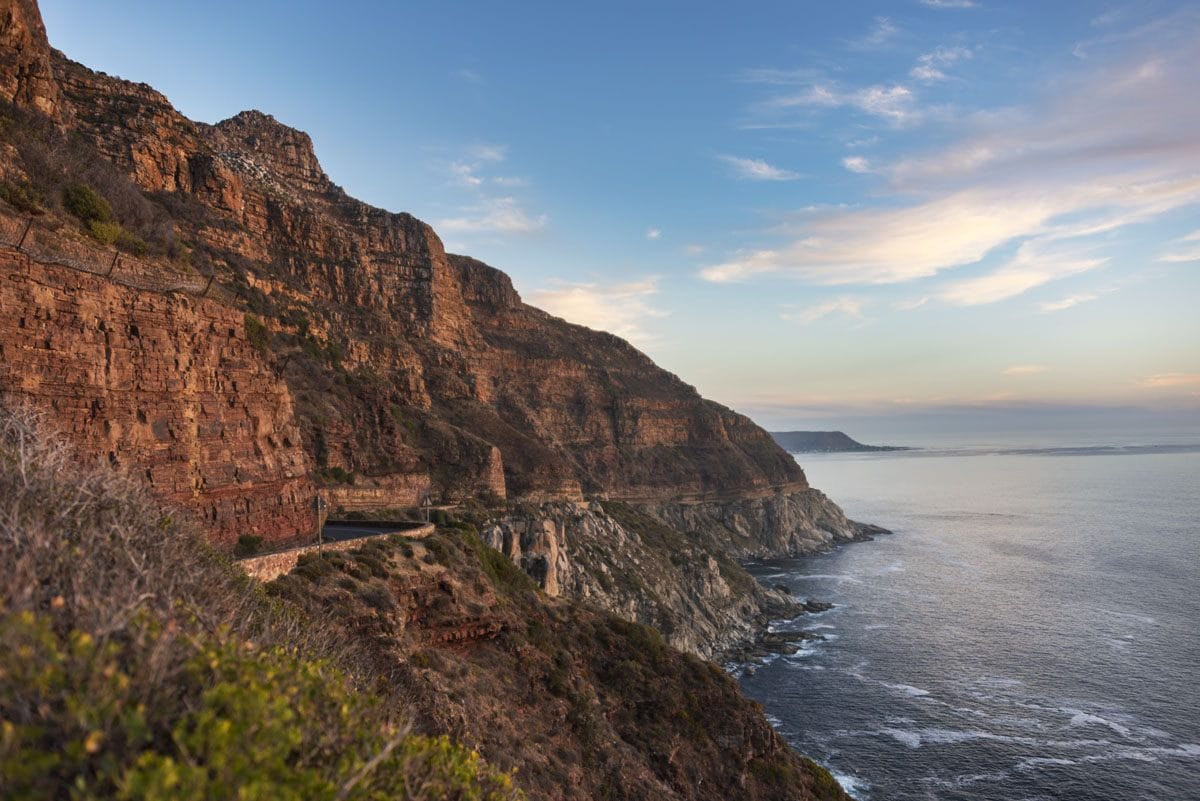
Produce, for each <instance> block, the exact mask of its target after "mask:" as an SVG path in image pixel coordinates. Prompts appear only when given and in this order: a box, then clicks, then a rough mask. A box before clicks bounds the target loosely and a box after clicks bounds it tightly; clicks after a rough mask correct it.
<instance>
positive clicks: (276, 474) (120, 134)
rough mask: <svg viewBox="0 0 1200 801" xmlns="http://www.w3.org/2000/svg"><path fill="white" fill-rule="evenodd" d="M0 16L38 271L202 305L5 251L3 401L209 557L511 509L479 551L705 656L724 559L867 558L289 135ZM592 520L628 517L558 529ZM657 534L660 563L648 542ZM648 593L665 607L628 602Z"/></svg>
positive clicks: (624, 356)
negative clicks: (193, 525) (400, 513)
mask: <svg viewBox="0 0 1200 801" xmlns="http://www.w3.org/2000/svg"><path fill="white" fill-rule="evenodd" d="M0 12H2V13H3V15H4V16H3V19H4V20H6V22H5V27H4V28H3V30H2V31H0V33H2V34H3V35H2V36H0V50H2V51H3V52H2V53H0V86H3V87H8V91H9V96H10V97H11V99H12V101H13V104H14V105H13V107H12V109H11V111H10V112H9V113H8V114H7V116H6V117H5V120H4V124H3V125H0V156H2V157H0V178H2V181H0V190H3V191H2V192H0V194H3V196H4V197H5V199H6V203H4V204H0V206H2V207H3V208H0V211H3V212H4V214H5V215H7V216H6V217H5V219H6V220H10V221H15V223H16V231H18V232H19V229H20V224H19V222H20V217H19V213H20V214H25V215H30V214H33V215H40V217H38V219H39V220H41V221H50V228H46V226H45V224H44V222H38V224H37V226H38V230H41V231H43V234H42V239H43V241H44V242H45V243H46V244H47V248H48V249H49V250H51V251H53V249H54V247H55V243H56V242H57V243H58V246H60V247H62V248H68V247H70V248H75V249H78V248H80V247H84V248H85V249H86V247H85V246H84V245H82V244H80V242H85V243H86V242H87V241H91V240H92V239H95V238H96V237H98V236H107V235H108V234H111V235H112V236H113V237H115V238H116V244H117V246H118V248H121V249H122V250H124V251H126V253H127V254H128V255H127V256H122V255H121V254H120V253H114V254H113V257H112V258H113V263H114V264H115V263H116V261H117V260H118V259H120V261H121V264H122V269H129V270H135V271H136V272H137V273H138V274H139V275H140V276H141V277H143V278H144V279H146V280H152V279H153V280H160V279H165V278H168V277H173V278H180V279H187V278H189V277H191V278H193V279H196V281H195V283H196V285H198V286H207V283H208V282H206V280H205V279H209V282H212V283H213V291H212V292H207V290H206V292H205V295H206V297H204V298H200V299H196V298H189V297H187V296H185V295H182V294H179V293H172V292H160V293H154V294H147V293H145V292H139V290H138V289H136V288H132V287H125V288H122V287H119V286H113V281H111V280H106V277H107V278H111V276H107V274H105V273H104V272H103V270H99V271H98V272H101V273H102V275H100V276H89V275H80V274H78V273H76V274H72V273H71V271H70V270H69V269H58V268H57V267H53V266H49V265H47V264H46V263H45V262H46V260H47V258H48V259H49V260H50V261H53V260H54V259H53V258H50V257H46V258H42V257H36V254H35V257H34V258H32V259H31V258H30V256H29V253H30V252H31V251H30V249H29V247H28V245H27V244H26V245H25V246H23V248H22V249H21V250H20V251H19V252H18V251H17V250H16V249H15V245H16V244H17V242H16V240H17V239H18V238H19V237H18V235H17V233H13V234H12V235H11V236H10V237H7V238H5V242H7V244H8V245H9V246H10V250H9V252H8V253H7V254H6V255H5V257H4V259H5V263H6V264H10V265H12V266H13V269H12V270H11V271H10V272H9V273H8V274H7V275H6V276H5V283H4V284H3V285H0V295H2V297H0V304H3V309H4V313H5V315H6V318H5V320H4V325H3V327H2V328H0V347H3V348H4V356H5V364H4V368H3V370H0V392H2V393H4V394H6V395H8V396H10V397H11V398H13V399H14V400H17V401H24V402H31V403H34V404H35V405H38V406H40V407H42V408H49V409H51V410H53V411H54V416H55V417H56V418H57V420H58V421H59V423H60V424H61V426H62V428H63V429H65V430H67V431H68V432H70V433H71V434H72V435H73V436H74V437H75V439H76V441H77V443H78V444H79V445H80V446H81V447H82V448H83V449H84V450H85V452H87V453H89V454H92V455H95V456H99V457H103V458H109V457H110V455H111V458H112V459H115V460H118V461H124V462H127V463H129V464H136V465H137V466H138V471H139V472H140V473H141V474H144V477H145V480H146V481H147V482H148V483H150V484H151V486H153V487H154V488H155V489H156V490H158V491H159V492H160V493H161V494H162V495H163V496H164V497H166V498H169V499H170V500H172V501H174V502H176V503H178V504H180V505H181V506H182V507H184V508H186V509H189V510H191V511H193V512H194V513H195V515H196V516H197V518H198V519H200V520H203V521H205V522H206V524H207V525H209V526H210V529H211V531H212V532H213V533H212V536H213V538H214V540H216V541H219V542H229V541H231V540H232V539H235V538H236V537H237V536H239V535H240V534H256V535H259V536H263V537H264V538H266V539H268V540H280V541H281V540H289V539H298V538H302V537H304V536H306V535H308V534H309V533H310V532H311V530H312V527H313V523H314V520H313V516H312V512H311V510H312V504H313V501H314V495H315V493H316V492H317V491H318V490H320V491H321V492H323V493H324V494H325V496H326V497H327V498H328V499H329V500H330V501H331V502H332V503H333V504H334V506H335V507H341V508H343V509H345V510H378V509H395V508H403V507H411V506H414V505H416V504H417V503H419V502H420V501H421V500H422V499H423V498H426V497H432V498H433V499H434V500H443V501H447V502H456V501H463V500H469V499H480V500H482V501H483V502H484V503H485V504H489V505H492V506H495V505H496V504H498V503H499V502H501V501H504V500H506V499H507V500H509V501H513V502H519V503H520V504H523V505H519V506H516V507H513V510H512V511H510V512H509V513H508V515H507V518H506V520H507V522H502V523H501V524H500V526H501V530H510V531H509V533H508V534H495V535H494V536H493V537H492V539H493V541H494V542H496V543H497V544H499V545H503V544H504V543H508V544H509V545H508V546H506V547H507V552H508V553H509V554H510V555H511V556H512V557H513V558H514V559H517V560H518V561H522V562H524V563H526V564H528V565H530V566H531V570H533V571H534V572H535V574H536V575H537V576H538V577H539V579H540V580H541V581H542V582H543V584H544V586H545V587H546V589H547V590H549V591H551V592H554V591H556V590H557V591H560V592H562V593H563V594H570V595H576V596H580V597H587V598H589V599H591V600H592V601H594V602H595V603H596V604H597V605H599V606H602V607H604V608H607V609H612V610H616V611H619V612H621V613H622V614H625V615H627V616H629V617H630V618H632V619H636V620H642V621H645V622H650V623H653V624H655V625H659V626H661V627H662V628H663V629H664V630H665V631H667V632H668V636H670V637H671V638H672V641H673V642H675V643H676V644H679V645H681V646H682V647H686V648H689V649H691V650H693V651H696V652H698V653H706V654H708V653H713V652H714V650H715V649H717V648H719V647H721V646H722V645H723V644H724V643H725V642H726V640H727V639H728V638H729V637H730V636H733V635H732V634H731V633H744V632H745V631H747V630H748V629H749V627H751V626H752V625H753V623H754V621H755V620H757V619H759V618H761V616H762V615H763V614H764V612H765V610H766V609H767V608H768V607H769V606H770V605H771V603H773V601H772V600H771V599H769V598H767V597H766V596H764V595H763V594H762V593H761V592H759V591H757V590H755V589H754V588H753V587H752V586H751V585H747V584H746V583H745V574H744V573H743V572H741V571H740V570H739V569H738V568H736V566H732V567H730V566H724V565H723V564H717V566H716V567H715V568H714V567H713V565H714V564H715V562H714V561H713V560H727V559H728V557H729V556H730V555H732V556H737V557H740V556H768V555H782V554H790V553H804V552H810V551H812V550H817V549H820V548H825V547H829V546H830V545H831V544H833V543H836V542H839V541H846V540H851V539H854V538H856V537H858V536H859V535H860V533H861V528H860V527H859V526H857V524H854V523H852V522H850V521H847V520H846V519H845V517H844V515H842V513H841V511H840V510H839V509H838V508H837V507H836V506H835V505H834V504H832V503H830V502H829V501H828V500H827V499H826V498H825V497H824V496H823V495H821V494H820V493H819V492H816V491H815V490H812V489H811V488H810V487H808V484H807V481H806V480H805V476H804V473H803V472H802V471H801V469H800V468H799V467H798V466H797V465H796V463H795V461H794V460H793V459H792V458H791V457H789V456H788V455H787V454H786V453H785V452H784V451H783V450H782V449H780V448H779V447H778V446H777V445H776V444H775V443H774V442H773V441H772V439H771V437H770V436H769V435H768V434H767V433H766V432H765V431H763V430H762V429H761V428H759V427H758V426H756V425H755V424H754V423H753V422H751V421H750V420H749V419H747V418H745V417H743V416H741V415H739V414H737V413H735V412H733V411H731V410H729V409H727V408H725V407H723V406H720V405H719V404H716V403H713V402H711V401H708V400H705V399H704V398H702V397H700V395H699V394H698V393H697V392H696V391H695V389H694V388H692V387H691V386H689V385H687V384H685V383H684V382H683V381H681V380H680V379H679V378H677V377H676V376H674V375H671V374H670V373H667V372H666V371H663V370H661V369H659V368H658V367H657V366H655V365H654V363H653V362H652V361H651V360H650V359H648V358H647V357H646V356H645V355H644V354H642V353H640V352H639V351H637V350H636V349H634V348H633V347H631V346H630V345H629V344H628V343H626V342H624V341H623V340H621V339H619V338H617V337H614V336H612V335H610V334H606V333H602V332H597V331H592V330H589V329H587V328H583V327H581V326H577V325H572V324H570V323H567V322H565V321H563V320H560V319H557V318H555V317H553V316H551V315H548V314H546V313H545V312H542V311H540V310H538V309H535V308H533V307H530V306H528V305H526V304H525V303H523V302H522V300H521V298H520V296H519V295H518V293H517V292H516V291H515V290H514V288H513V286H512V283H511V281H510V280H509V279H508V277H507V276H506V275H504V274H503V273H502V272H500V271H498V270H496V269H494V268H492V267H489V266H488V265H486V264H483V263H481V262H479V261H476V260H474V259H471V258H468V257H465V256H456V255H450V254H447V253H446V252H445V250H444V248H443V246H442V243H441V241H440V239H439V238H438V237H437V235H436V233H435V232H434V231H433V230H432V229H431V228H430V227H429V226H428V225H426V224H425V223H423V222H421V221H419V220H417V219H415V218H414V217H412V216H411V215H408V214H395V213H391V212H387V211H384V210H381V209H377V208H373V207H371V206H368V205H367V204H364V203H362V202H360V201H357V200H355V199H353V198H351V197H349V196H348V195H347V194H346V193H345V192H344V191H343V190H342V189H341V188H340V187H338V186H337V185H336V184H334V183H333V182H332V181H331V180H330V179H329V177H328V176H327V175H326V174H325V173H324V171H323V170H322V168H321V166H320V163H319V162H318V160H317V158H316V155H315V153H314V151H313V146H312V141H311V140H310V138H309V137H308V136H307V135H306V134H304V133H302V132H300V131H296V130H294V129H292V128H289V127H287V126H286V125H283V124H282V123H280V122H278V121H276V120H275V119H274V118H272V117H271V116H269V115H267V114H263V113H261V112H257V111H247V112H243V113H241V114H238V115H237V116H235V117H233V118H231V119H228V120H225V121H223V122H219V123H217V124H215V125H207V124H203V123H197V122H193V121H191V120H188V119H187V118H185V117H184V116H183V115H181V114H180V113H179V112H178V111H176V110H175V109H174V108H173V107H172V106H171V104H170V103H169V101H168V100H167V98H165V97H164V96H163V95H162V94H161V93H159V92H157V91H155V90H154V89H152V88H151V87H149V86H147V85H145V84H137V83H131V82H129V81H124V80H121V79H118V78H114V77H111V76H108V75H105V74H102V73H97V72H93V71H92V70H89V69H87V68H86V67H84V66H82V65H80V64H77V63H75V62H72V61H70V60H69V59H67V58H66V57H65V56H63V55H62V54H61V53H58V52H55V51H52V50H51V49H50V47H49V44H48V42H47V41H46V38H45V32H44V30H43V28H42V24H41V20H40V17H39V15H38V13H37V9H36V6H35V5H34V4H33V3H31V2H28V0H3V1H2V2H0ZM46 115H49V116H46ZM81 179H82V180H83V181H84V182H85V183H87V184H88V185H89V186H94V187H96V188H97V191H98V192H99V193H100V194H101V195H103V196H104V198H106V199H107V201H108V202H109V203H110V204H111V207H112V208H111V220H106V221H103V225H102V226H101V228H96V227H95V226H96V225H97V223H98V222H99V221H95V220H93V221H90V222H89V221H88V220H83V222H82V223H81V222H80V219H77V218H78V217H79V212H78V210H75V211H74V212H72V210H71V209H69V208H67V206H66V204H65V202H64V200H63V197H64V195H63V193H64V191H66V190H68V189H70V188H71V187H72V186H74V184H73V183H72V182H78V181H80V180H81ZM69 212H71V213H69ZM72 213H74V215H75V216H72ZM104 226H107V228H105V227H104ZM2 227H3V226H0V228H2ZM9 227H12V226H9ZM43 229H44V230H43ZM51 229H52V230H51ZM89 231H90V233H91V234H92V236H91V237H89V236H88V232H89ZM47 232H48V233H47ZM106 232H107V233H106ZM90 247H91V248H92V250H93V251H95V250H97V249H98V248H100V245H99V244H98V243H97V242H94V241H92V242H91V245H90ZM45 249H46V248H44V249H43V250H45ZM39 252H40V251H39ZM107 252H108V251H104V259H107V258H108V256H107V255H106V254H107ZM135 257H136V258H135ZM64 263H65V262H64ZM132 332H137V333H132ZM585 501H604V502H610V503H611V502H618V501H620V502H626V503H628V504H631V505H632V506H631V507H630V508H631V509H634V510H636V513H637V517H636V519H635V518H632V517H630V516H629V515H626V516H625V517H624V518H621V519H618V518H616V517H614V516H613V515H611V514H610V513H609V512H610V511H611V510H605V509H604V508H601V507H591V508H588V509H587V510H586V511H584V512H579V513H576V512H572V511H564V510H565V509H568V508H571V507H570V506H569V505H571V504H580V503H584V502H585ZM529 504H533V506H530V505H529ZM537 504H551V505H550V506H547V507H545V508H537ZM563 504H567V505H566V506H564V505H563ZM574 508H581V507H574ZM522 521H523V522H522ZM664 524H665V527H664V529H663V530H666V529H670V530H672V531H673V532H675V535H676V536H675V537H674V538H667V537H663V536H656V535H655V531H657V530H658V527H662V526H664ZM505 526H507V527H508V529H504V527H505ZM547 526H549V528H547ZM517 529H520V530H522V531H524V532H529V531H541V532H543V534H545V533H546V532H547V531H553V532H554V536H552V537H548V536H539V537H534V540H537V541H538V542H539V543H540V544H539V545H536V547H535V548H534V550H537V548H543V550H544V551H545V553H546V558H547V559H548V560H549V563H548V564H549V566H546V567H534V566H533V565H534V562H535V561H536V560H533V561H531V557H530V554H531V553H532V551H531V550H530V547H529V546H525V547H523V548H521V549H515V548H514V547H512V543H519V542H520V541H521V540H522V538H528V536H529V535H528V533H522V534H515V532H516V530H517ZM505 537H507V539H504V538H505ZM552 541H553V542H552ZM693 551H694V553H693ZM683 552H687V553H690V554H692V555H693V556H694V557H695V558H694V559H691V558H690V557H689V559H686V560H685V559H683V558H682V557H681V556H680V554H681V553H683ZM605 554H607V558H608V559H609V560H610V561H612V562H613V564H612V565H611V566H609V567H608V568H607V569H608V570H609V572H610V573H612V574H613V575H616V576H617V578H618V579H620V580H619V581H617V582H616V583H613V582H611V581H608V583H607V584H606V581H607V579H606V573H605V570H606V565H605V562H604V560H605V558H606V556H605ZM637 554H641V556H636V555H637ZM626 556H629V557H630V558H628V559H626V558H625V557H626ZM539 558H540V557H539ZM685 563H686V564H685ZM649 566H653V567H649ZM697 566H698V567H697ZM614 571H615V572H614ZM633 577H636V580H635V578H633ZM731 577H736V578H735V579H734V580H733V584H732V585H731V584H730V579H731ZM652 578H653V580H651V579H652ZM622 581H623V582H624V583H623V584H622ZM639 582H640V586H641V587H643V588H644V587H649V586H651V585H653V586H655V587H657V588H659V589H658V592H657V593H646V592H642V593H641V597H639V596H638V593H637V592H634V590H635V589H637V588H638V587H639ZM734 585H736V586H734Z"/></svg>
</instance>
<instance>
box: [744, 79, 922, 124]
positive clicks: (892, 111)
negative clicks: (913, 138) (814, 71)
mask: <svg viewBox="0 0 1200 801" xmlns="http://www.w3.org/2000/svg"><path fill="white" fill-rule="evenodd" d="M820 108H853V109H857V110H858V111H860V112H862V113H863V114H867V115H870V116H872V117H877V118H879V119H882V120H884V121H885V122H888V123H891V124H892V125H896V126H902V125H910V124H913V123H915V122H917V121H919V120H920V119H921V118H922V116H923V112H922V110H921V109H920V108H918V107H917V104H916V95H914V94H913V91H912V90H911V89H909V88H908V87H907V86H904V85H902V84H892V85H891V86H887V85H883V84H877V85H874V86H867V87H864V88H861V89H851V90H843V89H841V88H839V87H838V86H837V85H836V84H833V83H814V84H810V85H808V86H804V87H800V88H799V89H798V90H797V91H794V92H790V93H787V94H782V95H777V96H775V97H772V98H770V99H768V100H766V101H764V102H763V103H761V104H759V106H758V110H760V111H765V112H773V113H778V112H780V111H786V110H789V109H790V110H795V109H820Z"/></svg>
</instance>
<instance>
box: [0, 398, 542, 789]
mask: <svg viewBox="0 0 1200 801" xmlns="http://www.w3.org/2000/svg"><path fill="white" fill-rule="evenodd" d="M0 511H2V512H3V518H4V523H3V526H0V528H3V531H4V532H7V533H12V532H19V534H20V535H19V536H8V535H7V533H6V534H5V535H4V536H0V564H3V565H4V568H5V580H4V581H3V582H0V799H5V801H7V799H42V798H62V799H81V800H82V799H92V800H93V801H107V800H108V799H113V801H115V800H116V799H121V800H122V801H166V800H167V799H197V800H198V799H213V798H240V799H245V800H246V801H251V800H252V799H253V800H256V801H258V800H262V801H265V799H293V800H295V801H299V799H317V800H318V801H333V799H335V798H339V799H348V800H356V801H377V799H383V798H396V799H405V801H434V799H456V800H457V801H501V800H502V799H514V798H519V797H520V794H519V793H518V792H516V791H515V790H513V788H512V782H511V778H510V777H509V776H508V775H507V774H503V773H498V772H495V771H494V770H492V769H490V768H488V767H487V766H486V764H485V763H484V762H483V760H482V759H481V758H480V757H479V755H478V754H477V753H475V752H472V751H468V750H466V749H464V748H462V747H460V746H458V745H456V744H454V743H452V742H451V741H450V740H448V739H445V738H428V737H420V736H415V735H412V734H410V733H408V732H407V731H406V730H405V729H403V728H400V729H397V728H396V724H395V723H394V721H395V720H397V719H403V716H404V709H403V707H402V706H397V701H398V697H397V696H394V695H393V696H377V695H376V694H375V693H373V692H357V691H356V690H355V688H356V687H360V686H367V685H369V684H370V678H371V677H372V676H375V675H377V674H375V673H374V672H373V670H372V669H370V668H369V667H366V666H365V665H366V662H365V661H364V660H362V659H357V658H355V657H354V656H353V654H355V653H356V651H355V650H354V649H355V646H354V642H353V641H352V640H345V639H339V638H338V636H337V635H336V634H331V633H330V632H329V627H328V626H325V625H322V624H324V623H325V622H326V621H325V620H324V619H314V618H312V617H309V615H310V614H312V613H311V612H309V611H305V609H306V608H304V607H300V606H295V605H291V604H289V603H287V602H286V601H285V600H283V599H284V598H285V597H286V594H285V593H279V594H276V595H275V597H271V596H270V595H269V594H268V593H267V592H265V591H264V590H263V588H262V587H261V586H260V585H258V584H257V583H255V582H253V581H251V580H250V579H249V578H247V577H246V576H245V575H244V574H242V573H241V572H240V571H238V570H237V569H236V568H235V567H234V566H232V565H231V564H229V562H228V561H227V560H225V559H224V558H223V557H221V556H220V555H219V554H217V553H215V552H214V551H212V550H211V549H209V548H207V547H206V546H205V545H204V544H203V543H202V542H201V541H200V540H199V538H198V537H197V536H195V532H194V531H192V530H189V529H187V528H184V527H181V526H179V525H178V524H177V523H175V522H173V521H172V520H171V518H170V517H169V516H165V515H164V514H163V512H162V510H161V508H160V507H159V505H158V504H157V503H154V502H151V501H149V500H147V499H146V497H145V495H144V494H143V491H142V490H141V489H139V488H138V487H137V486H136V485H135V484H134V483H133V482H132V481H130V480H128V479H126V478H123V477H122V476H121V475H119V474H117V473H115V472H114V471H112V470H111V469H108V468H107V467H103V466H95V467H86V468H85V467H84V466H82V465H81V464H80V460H79V459H78V457H77V455H75V454H74V453H72V452H71V451H70V450H69V449H67V448H65V447H64V446H62V445H60V444H57V443H54V442H53V441H52V440H46V439H45V438H43V437H41V436H40V435H39V433H38V432H37V430H36V428H35V427H34V424H33V422H31V418H30V417H29V416H28V415H26V416H24V417H21V416H17V415H7V414H5V413H4V412H2V411H0ZM307 556H309V557H312V558H303V559H301V561H300V565H299V566H298V567H297V572H300V571H302V570H309V571H311V572H313V573H314V574H327V573H332V572H333V571H334V570H336V569H337V567H336V566H335V564H334V563H333V562H334V560H331V559H330V560H327V559H324V558H321V557H320V556H319V555H307ZM338 556H340V557H341V559H342V562H343V563H344V564H345V565H346V566H352V565H353V566H357V565H356V563H355V562H354V560H353V559H351V558H347V557H346V556H344V555H341V554H339V555H338ZM114 557H116V558H114ZM363 572H364V575H365V571H363ZM287 578H288V580H289V581H291V582H292V583H293V584H295V585H297V586H298V585H306V584H307V582H305V581H304V579H303V578H293V577H287ZM298 588H299V589H303V588H302V587H299V586H298ZM326 657H328V658H326ZM333 658H337V659H338V660H339V662H338V663H337V665H335V664H334V662H333V661H331V660H332V659H333ZM339 666H342V667H345V668H346V669H349V670H354V671H360V670H361V671H363V672H362V673H355V677H354V679H353V680H352V679H351V678H350V677H349V676H348V675H347V674H346V673H344V672H343V671H342V669H340V667H339Z"/></svg>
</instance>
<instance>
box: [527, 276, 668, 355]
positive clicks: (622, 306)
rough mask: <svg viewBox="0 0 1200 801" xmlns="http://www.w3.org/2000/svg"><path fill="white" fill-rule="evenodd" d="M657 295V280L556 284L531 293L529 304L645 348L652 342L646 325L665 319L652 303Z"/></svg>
mask: <svg viewBox="0 0 1200 801" xmlns="http://www.w3.org/2000/svg"><path fill="white" fill-rule="evenodd" d="M657 294H658V278H656V277H651V278H644V279H641V280H639V281H629V282H625V283H619V284H609V285H602V284H596V283H571V282H566V281H557V282H554V284H553V285H552V286H551V287H549V288H546V289H538V290H536V291H534V292H533V293H532V294H531V295H530V296H529V302H530V303H532V304H533V305H534V306H537V307H539V308H542V309H545V310H546V311H548V312H550V313H551V314H554V315H557V316H559V317H562V318H563V319H564V320H568V321H569V322H572V323H578V324H579V325H585V326H587V327H588V328H594V329H596V330H598V331H608V332H609V333H612V334H616V335H617V336H619V337H623V338H625V339H627V340H629V341H630V342H633V343H634V344H636V345H640V346H646V345H648V344H652V343H653V342H654V341H655V337H654V335H653V334H652V333H651V332H650V330H649V329H648V328H647V327H646V322H647V321H648V320H652V319H655V318H659V317H665V316H666V312H664V311H662V310H661V309H659V308H658V307H656V306H655V305H654V303H653V299H654V296H655V295H657Z"/></svg>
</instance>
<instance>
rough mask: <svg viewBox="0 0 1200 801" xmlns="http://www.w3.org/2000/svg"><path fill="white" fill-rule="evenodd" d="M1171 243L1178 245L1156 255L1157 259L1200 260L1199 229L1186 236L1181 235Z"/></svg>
mask: <svg viewBox="0 0 1200 801" xmlns="http://www.w3.org/2000/svg"><path fill="white" fill-rule="evenodd" d="M1173 244H1175V245H1176V246H1178V247H1176V248H1174V249H1172V250H1168V251H1167V252H1166V253H1163V254H1162V255H1161V256H1159V257H1158V260H1159V261H1165V262H1172V263H1173V262H1188V261H1200V231H1193V232H1192V233H1190V234H1188V235H1187V236H1181V237H1180V238H1179V239H1176V240H1175V242H1174V243H1173Z"/></svg>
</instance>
